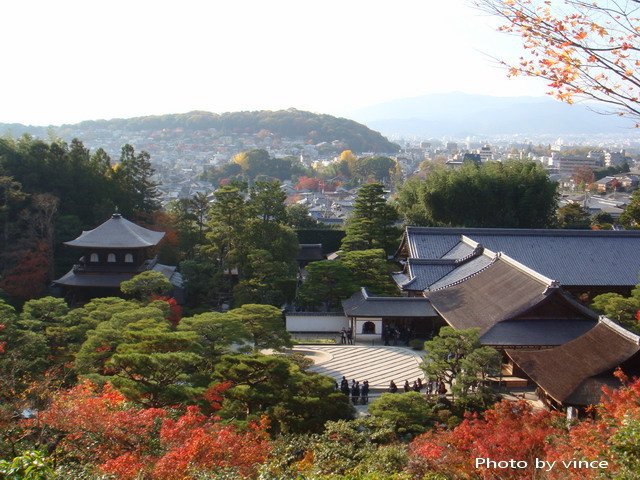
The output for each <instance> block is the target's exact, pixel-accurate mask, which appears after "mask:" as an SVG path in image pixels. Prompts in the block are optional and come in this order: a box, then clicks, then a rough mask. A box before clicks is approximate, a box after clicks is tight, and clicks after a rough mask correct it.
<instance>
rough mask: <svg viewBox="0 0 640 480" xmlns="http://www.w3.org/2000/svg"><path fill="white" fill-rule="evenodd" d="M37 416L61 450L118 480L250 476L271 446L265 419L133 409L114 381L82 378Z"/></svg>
mask: <svg viewBox="0 0 640 480" xmlns="http://www.w3.org/2000/svg"><path fill="white" fill-rule="evenodd" d="M224 388H225V385H224V384H221V386H219V387H218V388H217V389H214V390H212V391H211V392H210V396H211V399H212V400H215V399H217V395H218V393H219V391H221V390H223V389H224ZM214 408H215V406H214ZM39 420H40V421H41V422H42V423H43V424H44V425H46V426H47V427H49V428H51V429H55V430H56V431H58V432H59V434H60V435H61V437H62V439H61V441H60V443H59V444H58V449H60V451H62V452H64V453H65V454H66V455H68V456H70V457H73V458H76V459H78V460H80V461H82V462H86V463H91V464H94V465H96V466H98V467H99V468H100V469H101V470H102V471H103V472H105V473H108V474H111V475H114V477H115V478H117V479H119V480H133V479H135V478H148V479H150V480H184V479H188V478H193V477H192V476H191V475H192V473H193V472H196V471H207V470H220V469H228V470H229V471H233V472H234V474H235V475H237V478H245V477H252V476H255V473H256V470H257V467H258V466H259V465H260V464H261V463H262V462H263V461H264V460H265V459H266V457H267V455H268V454H269V451H270V440H269V437H268V434H267V428H268V422H267V421H266V420H265V419H263V420H262V421H261V422H259V423H251V424H249V426H248V427H247V429H246V430H239V429H238V428H236V427H234V426H232V425H225V424H222V423H220V421H219V419H218V418H216V417H213V416H207V415H204V414H203V413H202V412H201V411H200V409H199V408H198V407H196V406H189V407H187V408H186V410H185V411H184V412H183V413H178V412H177V411H175V410H170V409H160V408H136V407H134V406H132V405H130V404H129V403H128V402H127V401H126V400H125V398H124V396H123V395H122V394H120V393H119V392H118V391H117V390H115V389H114V388H113V387H111V386H109V384H106V385H105V386H104V388H102V389H99V388H98V387H96V386H95V385H93V384H92V383H90V382H85V383H82V384H80V385H78V386H76V387H75V388H72V389H71V390H69V391H66V392H62V393H60V394H58V395H57V396H56V398H55V400H54V401H53V403H52V405H51V406H50V407H49V408H48V409H47V410H46V411H44V412H42V413H41V415H40V419H39Z"/></svg>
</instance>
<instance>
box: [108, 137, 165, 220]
mask: <svg viewBox="0 0 640 480" xmlns="http://www.w3.org/2000/svg"><path fill="white" fill-rule="evenodd" d="M150 158H151V157H150V155H149V154H148V153H147V152H145V151H142V152H140V153H138V154H136V152H135V149H134V148H133V147H132V146H131V145H129V144H126V145H124V146H123V147H122V151H121V153H120V163H119V164H118V168H117V169H116V171H115V175H116V177H117V178H119V179H120V180H121V181H122V182H123V184H124V186H125V187H126V189H127V190H126V195H127V196H125V197H124V198H125V201H126V202H127V203H128V205H126V207H127V208H128V209H129V210H131V211H133V212H138V213H141V214H150V213H151V212H153V211H155V210H158V208H160V203H159V202H158V197H159V193H158V188H157V187H158V184H157V183H156V182H154V181H153V180H152V177H153V174H154V173H155V170H154V169H153V167H152V166H151V160H150Z"/></svg>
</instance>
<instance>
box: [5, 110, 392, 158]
mask: <svg viewBox="0 0 640 480" xmlns="http://www.w3.org/2000/svg"><path fill="white" fill-rule="evenodd" d="M165 129H166V130H176V129H182V130H183V131H185V132H189V131H193V132H196V131H200V132H201V131H206V130H209V129H215V133H214V132H213V131H212V132H211V134H212V135H213V134H215V135H218V136H219V135H229V136H235V135H247V134H249V135H251V134H257V133H259V132H262V131H265V132H267V133H266V134H269V133H271V134H274V135H277V136H279V137H282V138H289V139H299V140H300V141H301V142H304V143H313V144H318V143H322V142H328V143H331V142H333V141H336V140H337V141H338V142H340V143H341V144H342V145H343V147H344V148H349V149H351V150H354V151H356V152H380V153H393V152H396V151H398V149H399V147H398V146H397V145H395V144H393V143H391V142H389V140H387V139H386V138H385V137H383V136H382V135H381V134H380V133H378V132H375V131H373V130H371V129H369V128H368V127H366V126H365V125H362V124H360V123H357V122H355V121H353V120H348V119H346V118H338V117H334V116H331V115H321V114H316V113H311V112H305V111H301V110H296V109H289V110H279V111H268V110H262V111H255V112H231V113H223V114H217V113H210V112H201V111H194V112H189V113H183V114H169V115H155V116H146V117H136V118H129V119H113V120H91V121H85V122H80V123H77V124H73V125H61V126H48V127H40V126H26V125H22V124H17V123H12V124H7V123H0V134H5V133H10V134H11V135H13V136H20V135H22V134H24V133H29V134H31V135H35V136H38V137H40V138H47V136H48V135H49V133H52V134H54V135H55V136H57V137H61V138H63V139H71V138H74V137H77V138H79V139H81V140H84V139H85V138H96V137H99V136H101V135H103V134H104V133H108V132H112V133H113V132H117V133H118V134H119V135H121V136H123V137H127V136H131V137H133V136H135V135H138V134H140V133H144V132H152V131H161V130H165Z"/></svg>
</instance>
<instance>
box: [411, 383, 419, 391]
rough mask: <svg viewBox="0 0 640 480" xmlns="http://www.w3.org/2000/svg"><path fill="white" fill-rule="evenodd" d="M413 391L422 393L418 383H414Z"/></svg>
mask: <svg viewBox="0 0 640 480" xmlns="http://www.w3.org/2000/svg"><path fill="white" fill-rule="evenodd" d="M411 390H413V391H414V392H420V387H419V386H418V382H413V385H412V386H411Z"/></svg>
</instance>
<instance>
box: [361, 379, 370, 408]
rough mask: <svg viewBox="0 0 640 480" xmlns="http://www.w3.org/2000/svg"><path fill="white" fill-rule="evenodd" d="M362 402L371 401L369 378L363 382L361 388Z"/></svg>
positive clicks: (364, 403)
mask: <svg viewBox="0 0 640 480" xmlns="http://www.w3.org/2000/svg"><path fill="white" fill-rule="evenodd" d="M360 403H361V404H362V405H366V404H367V403H369V380H365V381H364V382H362V389H361V390H360Z"/></svg>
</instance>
